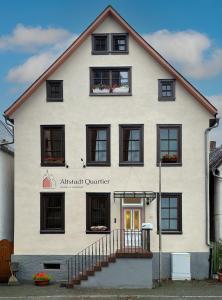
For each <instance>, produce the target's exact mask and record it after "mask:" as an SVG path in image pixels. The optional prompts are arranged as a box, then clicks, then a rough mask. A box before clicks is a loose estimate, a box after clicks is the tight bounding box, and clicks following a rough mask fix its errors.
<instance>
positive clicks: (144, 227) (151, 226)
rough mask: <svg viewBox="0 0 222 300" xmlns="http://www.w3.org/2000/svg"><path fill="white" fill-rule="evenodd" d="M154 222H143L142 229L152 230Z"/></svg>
mask: <svg viewBox="0 0 222 300" xmlns="http://www.w3.org/2000/svg"><path fill="white" fill-rule="evenodd" d="M152 229H153V224H151V223H142V230H152Z"/></svg>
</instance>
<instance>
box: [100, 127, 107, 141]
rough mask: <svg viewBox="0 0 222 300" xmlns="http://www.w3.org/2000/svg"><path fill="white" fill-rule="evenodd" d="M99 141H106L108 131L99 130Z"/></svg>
mask: <svg viewBox="0 0 222 300" xmlns="http://www.w3.org/2000/svg"><path fill="white" fill-rule="evenodd" d="M98 139H99V140H106V130H105V129H99V130H98Z"/></svg>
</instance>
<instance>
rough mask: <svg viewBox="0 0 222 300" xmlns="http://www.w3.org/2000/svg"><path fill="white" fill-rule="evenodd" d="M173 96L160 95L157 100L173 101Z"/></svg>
mask: <svg viewBox="0 0 222 300" xmlns="http://www.w3.org/2000/svg"><path fill="white" fill-rule="evenodd" d="M175 100H176V98H175V97H160V98H158V101H162V102H167V101H175Z"/></svg>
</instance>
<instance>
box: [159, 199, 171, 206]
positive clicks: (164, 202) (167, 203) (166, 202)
mask: <svg viewBox="0 0 222 300" xmlns="http://www.w3.org/2000/svg"><path fill="white" fill-rule="evenodd" d="M161 204H162V205H161V206H162V207H169V198H162V199H161Z"/></svg>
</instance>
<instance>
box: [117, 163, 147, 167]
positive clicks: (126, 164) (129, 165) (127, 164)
mask: <svg viewBox="0 0 222 300" xmlns="http://www.w3.org/2000/svg"><path fill="white" fill-rule="evenodd" d="M119 166H120V167H143V166H144V163H143V162H132V163H130V162H120V163H119Z"/></svg>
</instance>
